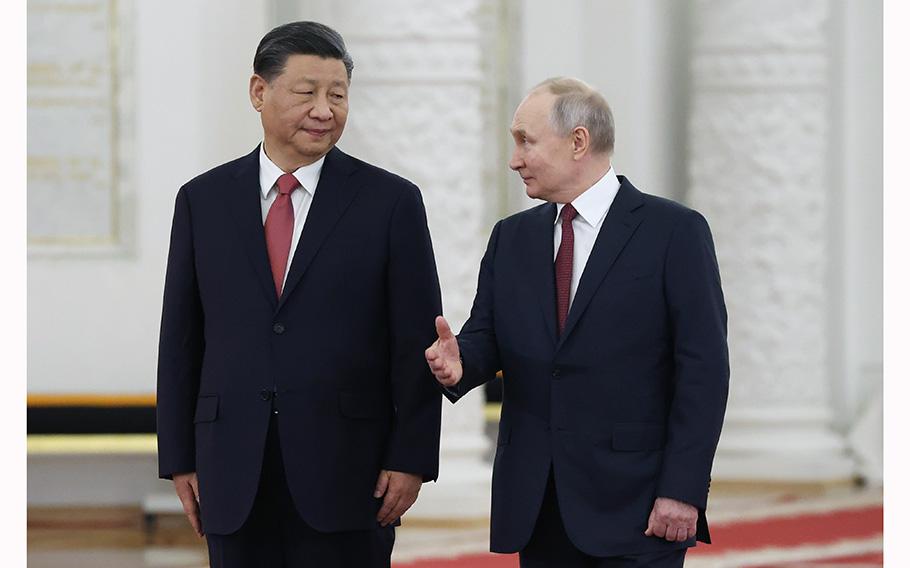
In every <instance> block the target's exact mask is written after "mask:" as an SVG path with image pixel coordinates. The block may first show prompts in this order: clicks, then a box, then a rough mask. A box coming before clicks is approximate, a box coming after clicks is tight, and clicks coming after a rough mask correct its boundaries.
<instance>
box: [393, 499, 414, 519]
mask: <svg viewBox="0 0 910 568" xmlns="http://www.w3.org/2000/svg"><path fill="white" fill-rule="evenodd" d="M414 501H416V499H411V498H405V497H402V498H401V499H399V500H398V504H397V505H396V506H395V509H394V510H393V511H392V514H391V515H389V517H390V518H391V519H392V520H391V521H390V522H395V520H396V519H400V518H401V517H402V515H404V514H405V513H407V512H408V509H410V508H411V505H413V504H414Z"/></svg>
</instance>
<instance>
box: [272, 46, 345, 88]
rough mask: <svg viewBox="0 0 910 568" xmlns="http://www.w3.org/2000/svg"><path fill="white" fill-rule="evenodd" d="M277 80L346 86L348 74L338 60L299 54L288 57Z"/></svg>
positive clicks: (342, 63) (341, 62)
mask: <svg viewBox="0 0 910 568" xmlns="http://www.w3.org/2000/svg"><path fill="white" fill-rule="evenodd" d="M278 78H280V79H282V80H285V81H289V82H299V81H309V82H312V83H324V84H327V85H331V84H341V85H344V86H347V85H348V72H347V69H345V67H344V62H343V61H341V60H340V59H332V58H326V57H319V56H318V55H302V54H299V53H298V54H294V55H289V56H288V58H287V61H285V64H284V70H283V71H282V72H281V75H279V76H278Z"/></svg>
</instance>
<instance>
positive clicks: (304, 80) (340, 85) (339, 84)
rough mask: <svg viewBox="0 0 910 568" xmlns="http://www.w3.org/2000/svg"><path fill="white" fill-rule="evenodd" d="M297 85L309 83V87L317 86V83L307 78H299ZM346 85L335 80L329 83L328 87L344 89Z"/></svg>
mask: <svg viewBox="0 0 910 568" xmlns="http://www.w3.org/2000/svg"><path fill="white" fill-rule="evenodd" d="M297 83H309V84H311V85H318V84H319V81H317V80H316V79H311V78H309V77H301V78H300V79H299V80H298V81H297ZM347 86H348V84H347V83H345V82H344V81H341V80H335V81H332V82H331V83H329V87H345V88H347Z"/></svg>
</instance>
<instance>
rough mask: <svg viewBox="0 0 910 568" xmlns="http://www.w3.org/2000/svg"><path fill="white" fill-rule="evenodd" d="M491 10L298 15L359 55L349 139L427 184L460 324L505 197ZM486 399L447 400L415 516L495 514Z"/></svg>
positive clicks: (451, 314)
mask: <svg viewBox="0 0 910 568" xmlns="http://www.w3.org/2000/svg"><path fill="white" fill-rule="evenodd" d="M481 8H482V7H481V6H480V2H478V1H477V0H452V1H449V2H421V1H418V0H390V1H386V2H375V1H369V0H355V1H350V2H343V3H342V2H333V3H320V2H317V3H316V5H315V6H314V4H313V3H312V2H307V3H306V10H303V9H301V12H300V17H301V18H306V19H317V20H319V21H322V22H324V23H326V24H328V25H330V26H332V27H334V28H335V29H337V30H338V31H339V32H340V33H341V34H342V35H343V36H344V38H345V42H346V43H347V46H348V50H349V51H350V52H351V55H352V56H353V58H354V76H353V82H352V87H351V95H350V96H351V111H350V115H349V119H348V126H347V130H346V131H345V134H344V137H343V138H342V140H341V142H340V144H339V146H340V147H341V148H343V149H344V150H345V151H347V152H350V153H352V154H353V155H355V156H358V157H360V158H362V159H364V160H367V161H369V162H371V163H374V164H376V165H379V166H381V167H384V168H386V169H389V170H391V171H393V172H395V173H397V174H399V175H402V176H404V177H406V178H408V179H410V180H411V181H413V182H414V183H416V184H417V185H418V186H419V187H420V189H421V190H422V192H423V197H424V202H425V204H426V208H427V216H428V219H429V224H430V231H431V233H432V237H433V246H434V249H435V252H436V262H437V264H438V267H439V278H440V283H441V285H442V292H443V303H444V308H445V315H446V317H447V319H448V320H449V321H450V323H451V324H452V326H453V328H454V329H456V330H457V329H459V328H460V327H461V325H462V323H464V321H465V320H466V319H467V316H468V313H469V311H470V308H471V303H472V301H473V299H474V291H475V288H476V284H477V271H478V268H479V265H480V258H481V256H482V255H483V251H484V248H485V246H486V239H487V237H488V234H489V226H487V224H486V219H487V215H486V213H485V209H486V208H487V207H488V206H489V204H494V203H496V201H497V195H496V192H495V189H494V188H492V187H487V186H486V185H485V180H486V179H488V176H485V168H486V167H487V163H486V161H485V160H484V155H485V154H484V152H485V151H487V149H488V148H487V147H486V146H485V144H486V143H487V142H486V141H487V140H488V138H489V137H488V136H487V135H486V133H485V132H484V131H483V124H484V112H485V109H484V105H483V91H482V89H483V87H484V77H485V75H484V68H483V67H482V63H483V62H482V57H483V56H484V54H483V53H482V51H483V50H482V41H483V33H482V29H481V23H482V22H481V17H482V13H481ZM489 144H490V149H491V151H492V149H493V148H495V146H494V145H493V142H490V143H489ZM483 402H484V401H483V392H482V389H477V390H476V391H475V392H473V393H471V395H469V396H467V397H465V398H464V399H462V400H460V401H459V402H458V404H457V405H455V406H452V405H451V404H450V403H449V402H448V401H445V400H444V401H443V405H444V406H443V426H442V443H441V444H442V448H441V459H440V472H439V480H438V481H437V482H436V483H431V484H426V485H424V487H423V489H422V490H421V493H420V498H419V499H418V501H417V503H416V504H415V505H414V507H413V508H412V509H411V510H410V511H409V512H408V518H409V519H412V520H413V519H415V518H425V519H427V518H431V519H452V518H479V517H485V516H487V515H488V514H489V509H490V476H491V467H490V465H489V464H487V463H486V462H485V460H484V454H485V453H486V451H487V447H488V445H489V443H488V441H487V439H486V436H485V435H484V432H483V427H484V417H483Z"/></svg>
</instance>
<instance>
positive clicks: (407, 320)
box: [384, 186, 442, 481]
mask: <svg viewBox="0 0 910 568" xmlns="http://www.w3.org/2000/svg"><path fill="white" fill-rule="evenodd" d="M390 223H391V226H390V229H389V266H388V309H389V325H390V331H391V351H390V369H391V371H390V373H391V383H392V401H393V404H394V407H395V418H394V424H393V427H392V432H391V436H390V439H389V445H388V449H387V450H386V455H385V461H384V466H385V469H388V470H392V471H403V472H408V473H415V474H420V475H422V476H423V479H424V481H431V480H435V479H436V478H437V476H438V474H439V434H440V424H441V420H442V397H441V396H440V393H439V390H438V389H437V388H436V380H435V379H434V377H433V375H432V373H430V369H429V367H428V366H427V363H426V359H425V358H424V351H425V350H426V348H427V347H429V346H430V345H431V344H432V343H433V341H434V340H435V339H436V328H435V325H434V321H435V319H436V316H438V315H440V314H441V313H442V299H441V294H440V290H439V278H438V276H437V274H436V261H435V259H434V257H433V245H432V243H431V241H430V231H429V229H428V227H427V218H426V211H425V210H424V205H423V201H422V199H421V197H420V192H419V190H418V189H417V188H416V187H415V186H409V187H408V189H407V190H406V192H405V193H404V194H403V195H402V196H401V198H400V199H399V200H398V203H397V204H396V206H395V209H394V211H393V213H392V217H391V220H390Z"/></svg>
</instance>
